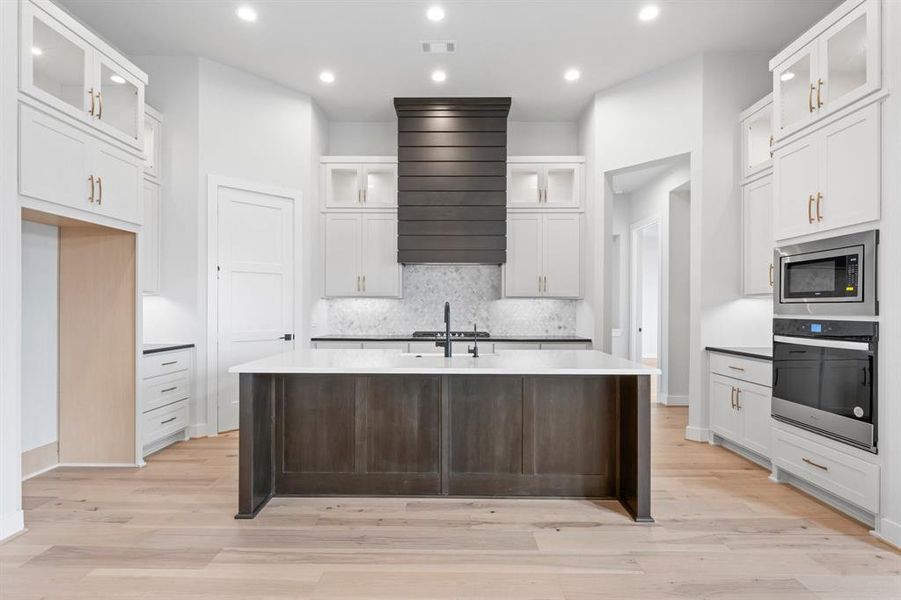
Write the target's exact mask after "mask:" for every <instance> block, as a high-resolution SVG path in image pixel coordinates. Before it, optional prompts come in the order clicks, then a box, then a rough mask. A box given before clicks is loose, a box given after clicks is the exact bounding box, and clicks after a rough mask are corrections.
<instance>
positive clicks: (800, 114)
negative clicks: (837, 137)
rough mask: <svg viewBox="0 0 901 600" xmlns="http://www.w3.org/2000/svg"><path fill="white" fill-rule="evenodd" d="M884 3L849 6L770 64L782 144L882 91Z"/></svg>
mask: <svg viewBox="0 0 901 600" xmlns="http://www.w3.org/2000/svg"><path fill="white" fill-rule="evenodd" d="M880 28H881V24H880V2H879V0H863V1H862V2H861V1H851V2H845V3H844V4H842V5H841V6H839V7H838V8H837V9H836V10H835V11H833V12H832V13H831V14H830V15H829V16H827V17H826V18H825V19H823V20H822V21H821V22H820V23H818V24H817V25H816V26H814V27H813V28H812V29H811V30H810V31H808V32H807V33H806V34H804V36H802V37H801V38H800V39H799V40H798V41H797V42H796V43H795V44H793V45H792V46H790V47H789V48H788V49H786V50H785V51H783V52H782V53H781V54H780V55H779V56H777V57H776V58H774V59H773V60H772V61H771V62H770V69H771V70H772V71H773V92H774V104H775V110H774V125H775V135H776V137H777V138H782V137H785V136H788V135H790V134H792V133H794V132H795V131H798V130H799V129H801V128H803V127H804V126H805V125H808V124H810V123H812V122H814V121H817V120H819V119H821V118H823V117H825V116H827V115H829V114H832V113H834V112H835V111H838V110H840V109H842V108H845V107H847V106H849V105H851V104H853V103H854V102H856V101H858V100H860V99H862V98H864V97H865V96H868V95H870V94H871V93H873V92H875V91H877V90H879V89H880V88H881V86H882V73H881V69H882V65H881V48H882V47H881V36H880V31H881V29H880Z"/></svg>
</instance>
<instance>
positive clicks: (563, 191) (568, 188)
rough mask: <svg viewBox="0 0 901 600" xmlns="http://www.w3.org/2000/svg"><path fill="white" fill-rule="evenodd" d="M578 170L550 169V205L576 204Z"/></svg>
mask: <svg viewBox="0 0 901 600" xmlns="http://www.w3.org/2000/svg"><path fill="white" fill-rule="evenodd" d="M575 187H576V170H575V168H573V167H548V169H547V198H546V201H547V203H548V204H573V203H575Z"/></svg>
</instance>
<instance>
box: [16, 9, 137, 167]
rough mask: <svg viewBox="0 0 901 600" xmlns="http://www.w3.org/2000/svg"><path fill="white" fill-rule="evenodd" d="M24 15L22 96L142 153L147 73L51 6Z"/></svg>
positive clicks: (21, 56) (20, 52) (29, 11)
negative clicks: (24, 95)
mask: <svg viewBox="0 0 901 600" xmlns="http://www.w3.org/2000/svg"><path fill="white" fill-rule="evenodd" d="M21 15H22V28H21V36H20V38H21V39H20V41H21V46H20V49H19V55H20V85H21V90H22V92H23V93H24V94H26V95H27V96H28V97H30V98H33V99H34V100H37V101H39V102H40V103H42V104H44V105H47V106H50V107H52V108H55V109H56V110H59V111H61V112H63V113H65V114H66V115H68V116H70V117H72V118H74V119H76V120H77V121H78V122H80V123H82V124H85V125H88V126H90V127H91V128H93V129H95V130H97V131H100V132H103V133H105V134H107V135H108V136H110V137H112V138H114V139H116V140H118V141H120V142H123V143H125V144H127V145H128V146H130V147H132V148H134V149H136V150H139V151H142V150H143V137H144V127H143V123H144V86H145V85H146V83H147V77H146V75H144V74H143V73H142V72H141V71H140V70H138V69H137V68H135V67H134V66H133V65H132V64H131V63H129V62H128V61H127V60H125V58H124V57H122V56H121V55H119V54H118V53H117V52H115V51H114V50H113V49H112V48H110V47H109V46H107V45H106V44H105V43H103V42H102V41H101V40H100V39H99V38H97V37H96V36H95V35H93V34H92V33H91V32H90V31H88V30H87V29H85V28H84V27H83V26H82V25H81V24H79V23H78V22H77V21H75V20H74V19H72V18H71V17H70V16H69V15H67V14H66V13H65V12H64V11H62V10H60V9H59V8H58V7H56V6H55V5H54V4H52V3H50V2H44V1H40V2H33V1H31V0H26V1H25V2H23V3H22V11H21Z"/></svg>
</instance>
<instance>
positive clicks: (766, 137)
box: [741, 94, 773, 181]
mask: <svg viewBox="0 0 901 600" xmlns="http://www.w3.org/2000/svg"><path fill="white" fill-rule="evenodd" d="M741 142H742V144H741V150H742V154H741V157H742V161H741V167H742V169H741V170H742V177H743V178H744V180H746V181H747V180H749V179H751V178H753V177H755V176H758V175H760V174H762V173H763V172H765V171H767V170H768V169H770V168H771V167H772V166H773V155H772V152H771V149H772V146H773V95H772V94H769V95H767V97H766V98H764V99H762V100H760V101H759V102H757V103H755V104H754V105H753V106H752V107H750V108H748V109H747V110H746V111H744V112H743V113H742V115H741Z"/></svg>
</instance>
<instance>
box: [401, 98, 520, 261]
mask: <svg viewBox="0 0 901 600" xmlns="http://www.w3.org/2000/svg"><path fill="white" fill-rule="evenodd" d="M394 108H395V110H396V111H397V123H398V153H397V156H398V228H397V231H398V240H397V248H398V252H397V260H398V262H400V263H403V264H422V263H446V264H502V263H504V262H506V259H507V221H506V219H507V206H506V203H507V194H506V190H507V176H506V175H507V164H506V163H507V115H508V114H509V112H510V98H395V99H394Z"/></svg>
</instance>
